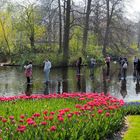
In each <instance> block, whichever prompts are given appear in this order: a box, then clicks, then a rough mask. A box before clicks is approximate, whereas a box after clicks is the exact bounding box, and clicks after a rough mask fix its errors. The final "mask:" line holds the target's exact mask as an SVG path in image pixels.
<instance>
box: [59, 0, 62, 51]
mask: <svg viewBox="0 0 140 140" xmlns="http://www.w3.org/2000/svg"><path fill="white" fill-rule="evenodd" d="M58 7H59V53H61V52H62V17H61V3H60V0H58Z"/></svg>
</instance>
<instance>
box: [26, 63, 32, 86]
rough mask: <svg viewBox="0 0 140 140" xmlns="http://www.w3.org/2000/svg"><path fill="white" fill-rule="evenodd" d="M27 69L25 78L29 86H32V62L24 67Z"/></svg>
mask: <svg viewBox="0 0 140 140" xmlns="http://www.w3.org/2000/svg"><path fill="white" fill-rule="evenodd" d="M24 68H25V76H26V78H27V84H31V77H32V62H31V61H30V62H27V65H25V66H24Z"/></svg>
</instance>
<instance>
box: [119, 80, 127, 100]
mask: <svg viewBox="0 0 140 140" xmlns="http://www.w3.org/2000/svg"><path fill="white" fill-rule="evenodd" d="M120 93H121V95H122V97H123V98H125V96H126V95H127V89H126V79H123V80H121V90H120Z"/></svg>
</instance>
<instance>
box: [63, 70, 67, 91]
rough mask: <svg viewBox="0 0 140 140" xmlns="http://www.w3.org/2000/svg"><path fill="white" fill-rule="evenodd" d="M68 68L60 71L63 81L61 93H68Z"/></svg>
mask: <svg viewBox="0 0 140 140" xmlns="http://www.w3.org/2000/svg"><path fill="white" fill-rule="evenodd" d="M67 78H68V68H63V69H62V79H63V83H62V87H63V89H62V90H63V91H62V92H68V81H67Z"/></svg>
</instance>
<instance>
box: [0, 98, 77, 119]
mask: <svg viewBox="0 0 140 140" xmlns="http://www.w3.org/2000/svg"><path fill="white" fill-rule="evenodd" d="M76 103H79V101H77V100H75V99H71V100H68V99H62V98H61V99H58V98H57V99H55V98H54V99H47V100H46V99H41V100H40V99H38V100H37V99H35V100H34V99H32V100H17V101H10V102H1V106H0V116H3V117H6V116H11V115H13V116H19V115H21V114H27V113H28V114H29V115H31V114H32V113H35V112H38V113H42V112H43V111H44V110H49V111H50V112H51V111H56V110H59V109H63V108H71V109H73V108H74V106H75V104H76Z"/></svg>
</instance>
